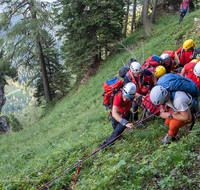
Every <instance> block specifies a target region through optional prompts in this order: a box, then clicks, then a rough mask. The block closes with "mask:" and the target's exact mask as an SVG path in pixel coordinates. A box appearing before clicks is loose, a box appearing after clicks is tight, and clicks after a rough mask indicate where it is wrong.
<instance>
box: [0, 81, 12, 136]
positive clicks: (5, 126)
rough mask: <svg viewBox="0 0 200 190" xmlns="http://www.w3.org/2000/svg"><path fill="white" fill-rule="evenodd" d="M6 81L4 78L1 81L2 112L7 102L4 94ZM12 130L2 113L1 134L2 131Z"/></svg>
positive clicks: (0, 118)
mask: <svg viewBox="0 0 200 190" xmlns="http://www.w3.org/2000/svg"><path fill="white" fill-rule="evenodd" d="M5 84H6V81H5V80H4V79H3V80H1V81H0V114H1V111H2V107H3V106H4V104H5V103H6V97H5V95H4V87H5ZM9 131H10V126H9V124H8V123H7V121H6V120H5V119H4V118H3V117H2V116H1V115H0V134H2V133H8V132H9Z"/></svg>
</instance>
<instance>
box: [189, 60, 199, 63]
mask: <svg viewBox="0 0 200 190" xmlns="http://www.w3.org/2000/svg"><path fill="white" fill-rule="evenodd" d="M194 62H195V63H197V62H198V60H197V59H193V60H192V61H190V63H194Z"/></svg>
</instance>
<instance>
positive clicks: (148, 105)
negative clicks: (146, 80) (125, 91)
mask: <svg viewBox="0 0 200 190" xmlns="http://www.w3.org/2000/svg"><path fill="white" fill-rule="evenodd" d="M143 104H144V106H145V108H146V109H148V110H149V111H150V112H151V113H155V115H157V116H158V115H160V112H159V111H158V110H159V109H158V108H160V107H161V105H159V106H156V105H154V104H153V102H152V101H151V100H150V93H148V94H147V95H146V96H145V97H144V100H143Z"/></svg>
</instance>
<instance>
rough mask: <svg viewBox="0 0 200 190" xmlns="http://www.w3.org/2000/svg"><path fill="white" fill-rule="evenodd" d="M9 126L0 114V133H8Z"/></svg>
mask: <svg viewBox="0 0 200 190" xmlns="http://www.w3.org/2000/svg"><path fill="white" fill-rule="evenodd" d="M9 131H10V126H9V125H8V123H7V121H6V120H5V119H4V118H3V117H2V116H0V133H1V134H2V133H9Z"/></svg>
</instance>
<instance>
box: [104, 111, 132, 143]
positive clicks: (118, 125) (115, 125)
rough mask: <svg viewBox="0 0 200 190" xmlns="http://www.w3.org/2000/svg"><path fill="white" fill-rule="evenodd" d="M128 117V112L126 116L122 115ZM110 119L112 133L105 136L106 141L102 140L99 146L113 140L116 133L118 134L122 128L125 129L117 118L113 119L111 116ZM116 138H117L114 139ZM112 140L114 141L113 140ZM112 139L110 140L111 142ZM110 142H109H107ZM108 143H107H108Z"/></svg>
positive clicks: (127, 118)
mask: <svg viewBox="0 0 200 190" xmlns="http://www.w3.org/2000/svg"><path fill="white" fill-rule="evenodd" d="M129 118H130V114H128V115H127V116H125V117H124V119H126V120H129ZM111 121H112V126H113V129H114V131H113V132H112V134H111V135H110V136H109V137H108V138H107V140H106V141H104V142H103V143H102V144H101V146H103V145H105V144H106V143H108V142H110V141H111V140H113V139H114V138H116V137H117V136H118V135H120V134H121V133H122V132H123V131H124V130H125V128H126V127H125V126H123V125H122V124H121V123H119V122H118V121H117V120H115V118H114V117H112V116H111ZM115 140H117V138H116V139H115ZM115 140H114V141H115ZM114 141H112V142H111V143H113V142H114ZM109 144H110V143H109ZM109 144H108V145H109Z"/></svg>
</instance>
